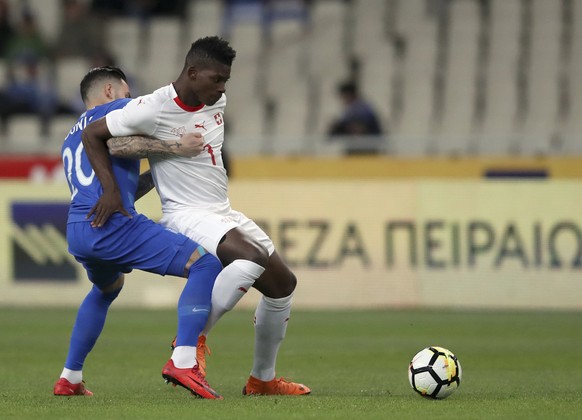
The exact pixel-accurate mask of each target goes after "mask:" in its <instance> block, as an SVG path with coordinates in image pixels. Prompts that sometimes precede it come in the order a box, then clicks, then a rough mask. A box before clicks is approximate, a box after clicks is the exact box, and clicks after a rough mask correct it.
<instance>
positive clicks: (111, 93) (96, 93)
mask: <svg viewBox="0 0 582 420" xmlns="http://www.w3.org/2000/svg"><path fill="white" fill-rule="evenodd" d="M80 89H81V99H83V103H84V104H85V106H86V107H87V108H92V107H94V106H97V105H102V104H105V103H108V102H111V101H113V100H115V99H121V98H130V97H131V95H130V93H129V86H128V85H127V78H126V77H125V73H123V71H122V70H121V69H119V68H118V67H112V66H103V67H96V68H94V69H91V70H89V72H88V73H87V74H86V75H85V77H83V80H81V85H80Z"/></svg>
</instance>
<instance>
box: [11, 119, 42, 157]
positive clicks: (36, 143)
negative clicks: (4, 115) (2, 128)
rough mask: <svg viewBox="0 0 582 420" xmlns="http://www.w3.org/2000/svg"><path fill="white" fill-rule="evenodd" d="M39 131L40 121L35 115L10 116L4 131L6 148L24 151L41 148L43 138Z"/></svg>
mask: <svg viewBox="0 0 582 420" xmlns="http://www.w3.org/2000/svg"><path fill="white" fill-rule="evenodd" d="M41 132H42V130H41V121H40V117H38V116H37V115H14V116H12V117H10V120H9V122H8V126H7V132H6V146H7V150H8V151H11V152H25V153H34V152H37V151H39V150H42V149H43V148H44V142H45V138H44V137H43V135H42V134H41Z"/></svg>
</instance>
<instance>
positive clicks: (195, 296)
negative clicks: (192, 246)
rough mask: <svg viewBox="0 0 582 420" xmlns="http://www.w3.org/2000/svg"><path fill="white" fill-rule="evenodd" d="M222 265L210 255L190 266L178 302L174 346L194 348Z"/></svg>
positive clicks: (207, 313) (208, 310)
mask: <svg viewBox="0 0 582 420" xmlns="http://www.w3.org/2000/svg"><path fill="white" fill-rule="evenodd" d="M220 270H222V265H221V264H220V261H218V259H217V258H216V257H214V256H213V255H211V254H205V255H203V256H202V257H201V258H200V259H199V260H198V261H196V262H195V263H194V264H192V267H190V271H189V272H188V280H187V281H186V285H185V286H184V290H182V294H181V295H180V299H179V300H178V336H177V338H176V346H192V347H194V346H196V343H197V342H198V335H199V334H200V332H201V331H202V329H203V328H204V326H205V325H206V321H207V320H208V315H209V314H210V306H211V297H212V288H213V287H214V281H215V280H216V276H217V275H218V273H220Z"/></svg>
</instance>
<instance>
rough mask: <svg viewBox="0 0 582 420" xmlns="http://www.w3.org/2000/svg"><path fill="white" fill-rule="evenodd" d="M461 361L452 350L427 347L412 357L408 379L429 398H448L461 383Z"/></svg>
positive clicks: (417, 390) (420, 392)
mask: <svg viewBox="0 0 582 420" xmlns="http://www.w3.org/2000/svg"><path fill="white" fill-rule="evenodd" d="M462 373H463V372H462V369H461V363H460V362H459V360H458V359H457V356H455V355H454V354H453V353H452V352H451V351H450V350H447V349H445V348H442V347H436V346H433V347H427V348H425V349H422V350H421V351H419V352H418V353H416V355H415V356H414V357H413V358H412V360H411V361H410V365H409V366H408V381H409V382H410V385H411V386H412V389H414V390H415V391H416V392H418V393H419V394H420V395H422V396H423V397H427V398H438V399H442V398H446V397H448V396H449V395H451V394H452V393H453V392H454V391H455V390H456V389H457V388H458V387H459V385H461V375H462Z"/></svg>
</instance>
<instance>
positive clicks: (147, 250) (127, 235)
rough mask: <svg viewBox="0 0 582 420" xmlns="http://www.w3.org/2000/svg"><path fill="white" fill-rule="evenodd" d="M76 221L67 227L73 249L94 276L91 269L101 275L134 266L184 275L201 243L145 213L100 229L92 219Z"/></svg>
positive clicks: (155, 271) (127, 269)
mask: <svg viewBox="0 0 582 420" xmlns="http://www.w3.org/2000/svg"><path fill="white" fill-rule="evenodd" d="M74 225H75V226H74V227H73V228H71V229H69V227H68V229H67V239H68V240H69V249H70V250H71V253H72V254H73V255H74V256H75V258H77V260H78V261H80V262H81V263H83V265H84V266H85V268H86V269H87V271H88V274H90V279H91V273H93V274H94V275H95V276H99V277H101V276H105V275H106V274H107V275H108V273H107V271H116V272H123V273H129V272H131V270H132V269H140V270H144V271H149V272H152V273H156V274H161V275H165V274H170V275H175V276H183V275H184V266H185V265H186V263H187V262H188V260H189V258H190V256H191V255H192V253H193V252H194V251H195V250H196V248H197V247H198V244H196V243H195V242H194V241H192V240H190V239H188V238H187V237H186V236H184V235H181V234H179V233H176V232H173V231H170V230H168V229H166V228H164V227H163V226H161V225H159V224H157V223H155V222H154V221H152V220H150V219H148V218H147V217H145V216H143V215H137V216H134V217H133V218H131V219H129V218H117V219H115V220H110V221H109V222H108V223H107V224H106V225H105V226H104V227H103V228H100V229H95V228H92V227H91V226H90V224H89V223H75V224H74ZM69 231H70V232H69ZM92 281H93V280H92Z"/></svg>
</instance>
